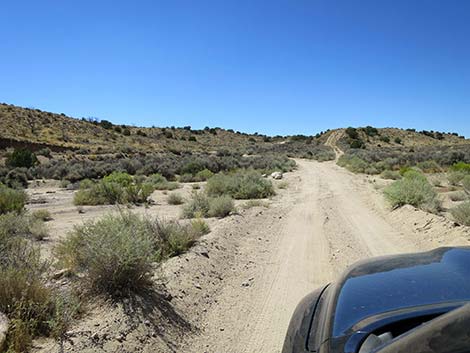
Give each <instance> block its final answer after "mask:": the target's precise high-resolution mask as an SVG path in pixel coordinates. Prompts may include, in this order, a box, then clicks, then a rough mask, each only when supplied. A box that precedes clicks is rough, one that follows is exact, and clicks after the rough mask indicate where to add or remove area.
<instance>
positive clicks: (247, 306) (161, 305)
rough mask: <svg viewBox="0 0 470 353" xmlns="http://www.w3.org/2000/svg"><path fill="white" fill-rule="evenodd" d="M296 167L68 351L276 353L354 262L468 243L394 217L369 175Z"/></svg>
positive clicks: (410, 217)
mask: <svg viewBox="0 0 470 353" xmlns="http://www.w3.org/2000/svg"><path fill="white" fill-rule="evenodd" d="M297 162H298V166H299V167H298V170H297V171H295V172H294V173H289V174H288V175H287V176H286V180H287V182H288V183H289V187H288V188H287V189H286V190H280V192H279V195H278V196H276V197H275V198H274V199H273V200H271V201H270V207H269V208H263V207H255V208H252V209H249V210H246V211H242V212H241V213H240V214H238V215H234V216H231V217H229V218H227V219H223V220H220V221H217V222H213V223H212V232H211V233H210V234H209V235H208V236H206V237H204V238H203V239H202V240H201V242H200V244H199V245H197V246H196V247H195V248H194V249H193V250H192V251H190V252H189V253H187V254H185V255H183V256H180V257H177V258H173V259H171V260H170V261H168V263H166V264H165V265H164V266H163V268H162V269H160V270H159V271H158V273H156V275H158V277H159V278H160V280H158V282H160V287H161V288H163V290H162V292H163V293H164V294H162V295H161V296H159V297H156V298H155V297H153V298H144V299H143V300H142V301H141V302H140V303H127V304H126V303H124V305H111V304H103V303H100V305H96V307H95V308H93V309H92V311H91V314H90V315H88V316H87V317H86V318H85V319H83V320H82V321H81V322H80V323H79V324H78V325H76V327H74V328H73V330H72V332H71V342H73V345H72V344H71V343H67V349H66V351H75V352H79V351H80V352H84V351H86V352H116V351H118V352H137V351H143V352H189V353H201V352H208V353H222V352H227V353H228V352H230V353H257V352H267V353H277V352H280V350H281V347H282V342H283V339H284V335H285V332H286V329H287V325H288V323H289V319H290V316H291V314H292V312H293V310H294V308H295V306H296V305H297V303H298V301H299V300H300V299H301V298H302V297H303V296H304V295H305V294H307V293H308V292H310V291H312V290H314V289H315V288H317V287H318V286H320V285H322V284H324V283H327V282H330V281H333V280H334V279H335V277H336V276H337V275H338V274H339V273H340V272H341V271H343V270H344V269H345V268H346V267H347V266H349V265H350V264H352V263H353V262H355V261H357V260H360V259H364V258H368V257H371V256H376V255H385V254H393V253H401V252H412V251H421V250H427V249H431V248H434V247H436V246H443V245H468V244H469V241H468V239H470V232H469V230H468V228H465V227H455V225H454V224H453V223H452V222H449V221H446V220H445V219H444V218H442V217H439V216H434V215H429V214H427V213H424V212H421V211H415V210H414V209H412V208H403V209H399V210H395V211H393V212H392V211H390V210H389V209H388V208H387V207H386V205H385V204H384V201H383V198H382V195H381V194H380V192H379V191H376V190H375V189H374V187H373V184H372V183H371V182H370V181H369V180H368V179H367V178H365V177H362V176H357V175H353V174H351V173H349V172H348V171H346V170H344V169H341V168H339V167H338V166H336V165H335V164H334V162H327V163H317V162H311V161H303V160H299V161H297ZM47 349H51V345H50V344H49V343H48V344H44V345H43V346H42V351H44V352H45V351H48V350H47Z"/></svg>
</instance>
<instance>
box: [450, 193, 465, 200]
mask: <svg viewBox="0 0 470 353" xmlns="http://www.w3.org/2000/svg"><path fill="white" fill-rule="evenodd" d="M449 198H450V199H451V201H465V200H466V199H468V195H467V194H466V193H465V192H461V191H457V192H453V193H450V194H449Z"/></svg>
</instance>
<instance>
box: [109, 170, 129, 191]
mask: <svg viewBox="0 0 470 353" xmlns="http://www.w3.org/2000/svg"><path fill="white" fill-rule="evenodd" d="M103 182H104V183H108V184H110V183H114V184H119V185H121V186H124V187H125V186H129V185H131V184H132V176H131V175H129V174H127V173H123V172H112V173H111V174H109V175H107V176H105V177H104V178H103Z"/></svg>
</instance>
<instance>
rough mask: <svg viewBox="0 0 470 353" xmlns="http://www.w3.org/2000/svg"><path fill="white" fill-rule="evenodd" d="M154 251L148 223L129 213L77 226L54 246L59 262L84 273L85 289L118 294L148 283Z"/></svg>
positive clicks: (131, 290)
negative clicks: (86, 287)
mask: <svg viewBox="0 0 470 353" xmlns="http://www.w3.org/2000/svg"><path fill="white" fill-rule="evenodd" d="M156 251H157V249H156V247H155V241H154V234H153V233H152V230H151V227H149V225H148V224H147V222H146V221H145V220H143V219H141V218H140V217H138V216H136V215H132V214H130V213H129V214H128V213H125V214H121V215H117V216H115V215H107V216H105V217H103V218H101V219H99V220H97V221H91V222H87V223H85V224H84V225H81V226H76V227H75V228H74V230H73V232H71V233H70V234H69V235H68V237H67V238H66V239H65V240H63V241H61V242H60V244H59V245H58V246H57V247H56V249H55V253H56V256H57V258H58V260H59V263H60V264H61V265H62V266H64V267H66V268H69V269H70V270H72V271H75V272H79V273H83V274H84V281H85V283H86V285H87V286H88V289H90V290H92V291H96V292H99V293H107V294H110V295H118V296H119V295H126V294H129V293H132V292H135V291H139V290H141V289H143V288H146V287H147V286H149V285H150V277H151V269H152V266H151V264H152V262H153V261H154V260H155V255H156Z"/></svg>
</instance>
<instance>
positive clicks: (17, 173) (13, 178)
mask: <svg viewBox="0 0 470 353" xmlns="http://www.w3.org/2000/svg"><path fill="white" fill-rule="evenodd" d="M5 184H6V185H7V186H8V187H10V188H14V189H21V188H27V187H28V176H27V174H26V170H25V169H24V168H15V169H12V170H10V171H9V172H8V174H7V175H6V177H5Z"/></svg>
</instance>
